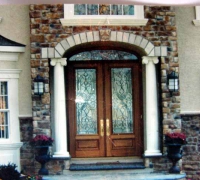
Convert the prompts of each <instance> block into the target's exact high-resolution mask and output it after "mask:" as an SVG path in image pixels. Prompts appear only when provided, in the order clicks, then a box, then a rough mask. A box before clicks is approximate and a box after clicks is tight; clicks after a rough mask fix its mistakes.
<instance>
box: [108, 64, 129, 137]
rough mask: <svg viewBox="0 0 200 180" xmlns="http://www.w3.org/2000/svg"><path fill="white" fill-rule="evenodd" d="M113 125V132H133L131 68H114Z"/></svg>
mask: <svg viewBox="0 0 200 180" xmlns="http://www.w3.org/2000/svg"><path fill="white" fill-rule="evenodd" d="M111 84H112V125H113V133H115V134H116V133H132V132H133V105H132V76H131V68H112V69H111Z"/></svg>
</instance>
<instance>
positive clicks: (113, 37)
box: [41, 30, 167, 58]
mask: <svg viewBox="0 0 200 180" xmlns="http://www.w3.org/2000/svg"><path fill="white" fill-rule="evenodd" d="M98 41H109V42H118V43H119V42H120V43H125V44H127V45H130V46H134V47H136V48H137V49H138V51H140V52H141V56H167V47H166V46H154V45H153V43H152V42H151V41H149V40H148V39H146V38H145V37H142V36H139V35H135V34H133V33H129V32H122V31H110V30H100V31H88V32H82V33H79V34H75V35H71V36H69V37H67V38H66V39H63V40H62V41H61V42H59V43H58V44H57V45H56V46H55V48H42V49H41V57H42V58H62V57H64V54H65V52H66V51H68V50H69V49H70V48H73V47H75V46H78V45H81V44H85V43H92V42H98Z"/></svg>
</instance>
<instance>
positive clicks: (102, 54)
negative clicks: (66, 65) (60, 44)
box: [69, 50, 138, 61]
mask: <svg viewBox="0 0 200 180" xmlns="http://www.w3.org/2000/svg"><path fill="white" fill-rule="evenodd" d="M69 60H70V61H86V60H138V58H137V57H136V56H135V55H134V54H131V53H128V52H124V51H117V50H92V51H87V52H81V53H78V54H76V55H73V56H72V57H70V58H69Z"/></svg>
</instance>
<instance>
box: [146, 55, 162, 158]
mask: <svg viewBox="0 0 200 180" xmlns="http://www.w3.org/2000/svg"><path fill="white" fill-rule="evenodd" d="M142 63H143V64H145V65H146V150H145V152H144V155H145V156H160V155H162V154H161V152H160V146H159V123H158V100H157V85H156V68H155V64H157V63H158V57H149V56H144V57H143V60H142Z"/></svg>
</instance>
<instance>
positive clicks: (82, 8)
mask: <svg viewBox="0 0 200 180" xmlns="http://www.w3.org/2000/svg"><path fill="white" fill-rule="evenodd" d="M74 15H86V4H75V5H74Z"/></svg>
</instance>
